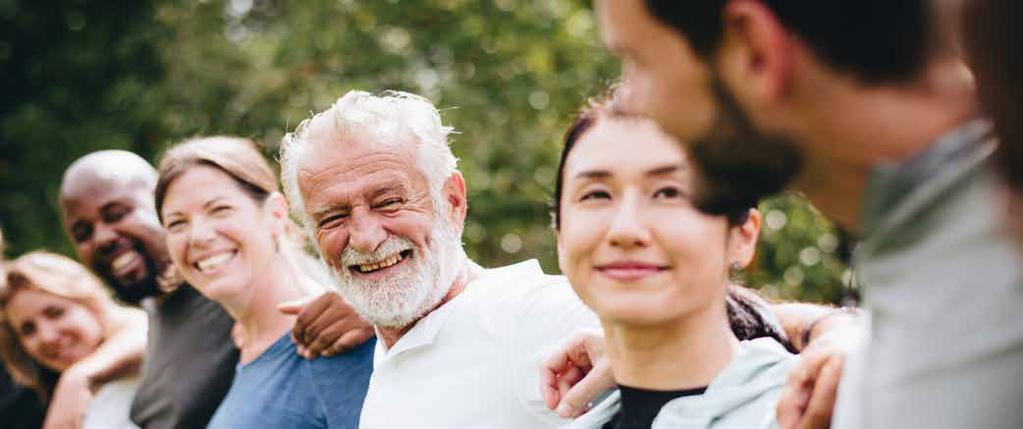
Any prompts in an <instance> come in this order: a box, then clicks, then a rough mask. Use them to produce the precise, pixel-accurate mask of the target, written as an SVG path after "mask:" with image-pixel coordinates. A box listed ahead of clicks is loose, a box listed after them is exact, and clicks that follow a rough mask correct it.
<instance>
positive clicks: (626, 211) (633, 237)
mask: <svg viewBox="0 0 1023 429" xmlns="http://www.w3.org/2000/svg"><path fill="white" fill-rule="evenodd" d="M638 200H639V198H638V197H637V196H636V195H635V193H626V194H625V195H624V196H623V198H622V199H621V200H620V201H621V204H619V205H618V209H617V210H616V211H615V213H614V218H612V220H611V226H610V227H609V228H608V233H607V234H608V242H609V243H610V244H611V246H612V247H618V248H625V249H629V248H635V247H643V246H646V245H648V244H649V243H650V231H649V230H648V229H647V228H646V225H645V224H644V222H643V219H642V218H641V215H642V213H641V210H640V208H639V204H638V203H639V201H638Z"/></svg>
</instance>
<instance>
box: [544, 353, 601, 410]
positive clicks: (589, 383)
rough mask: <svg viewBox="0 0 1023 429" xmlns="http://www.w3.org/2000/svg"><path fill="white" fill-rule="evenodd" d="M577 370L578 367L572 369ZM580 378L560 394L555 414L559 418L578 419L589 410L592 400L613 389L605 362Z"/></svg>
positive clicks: (580, 372)
mask: <svg viewBox="0 0 1023 429" xmlns="http://www.w3.org/2000/svg"><path fill="white" fill-rule="evenodd" d="M574 368H578V367H574ZM579 375H582V378H581V379H579V380H576V381H575V382H573V383H571V386H570V388H569V389H568V390H567V391H563V392H562V393H561V403H560V404H558V408H557V410H556V411H557V413H558V415H559V416H561V417H565V418H569V417H572V418H574V417H578V416H580V415H582V414H583V413H585V412H586V411H588V410H589V408H590V404H591V403H592V402H593V400H594V399H595V398H596V397H597V396H598V395H600V393H601V392H604V391H606V390H608V389H611V388H612V387H614V376H613V375H612V373H611V366H610V364H608V363H607V361H601V362H599V363H598V364H597V365H595V366H593V367H592V369H591V370H589V371H588V372H585V373H583V372H582V371H579Z"/></svg>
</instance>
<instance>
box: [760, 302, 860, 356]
mask: <svg viewBox="0 0 1023 429" xmlns="http://www.w3.org/2000/svg"><path fill="white" fill-rule="evenodd" d="M769 307H770V309H771V312H772V313H774V315H775V317H777V318H778V321H779V323H781V325H782V328H783V329H784V330H785V335H786V336H788V338H789V341H791V342H792V345H793V346H795V347H796V349H798V350H803V349H804V348H806V346H807V344H809V343H811V342H813V339H814V338H817V337H818V336H820V335H822V334H824V333H827V332H831V331H833V330H838V329H842V328H846V327H850V326H851V325H859V324H861V323H862V317H861V316H860V313H859V312H857V311H849V310H848V309H842V308H835V307H832V306H828V305H820V304H805V303H798V302H792V303H780V304H771V305H770V306H769Z"/></svg>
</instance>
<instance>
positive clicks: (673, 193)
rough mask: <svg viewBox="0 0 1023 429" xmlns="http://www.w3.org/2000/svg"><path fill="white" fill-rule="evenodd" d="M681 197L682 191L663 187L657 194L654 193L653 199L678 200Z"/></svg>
mask: <svg viewBox="0 0 1023 429" xmlns="http://www.w3.org/2000/svg"><path fill="white" fill-rule="evenodd" d="M682 196H683V194H682V190H681V189H679V188H676V187H674V186H668V187H664V188H661V189H658V190H657V192H654V198H655V199H665V198H679V197H682Z"/></svg>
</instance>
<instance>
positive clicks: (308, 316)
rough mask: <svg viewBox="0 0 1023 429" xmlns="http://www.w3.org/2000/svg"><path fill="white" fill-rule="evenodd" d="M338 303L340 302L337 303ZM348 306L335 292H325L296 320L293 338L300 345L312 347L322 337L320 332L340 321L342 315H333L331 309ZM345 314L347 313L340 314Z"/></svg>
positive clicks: (310, 302) (309, 303)
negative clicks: (316, 339)
mask: <svg viewBox="0 0 1023 429" xmlns="http://www.w3.org/2000/svg"><path fill="white" fill-rule="evenodd" d="M335 301H338V302H335ZM339 305H344V306H345V307H347V304H345V303H344V300H342V299H341V296H340V295H338V294H336V293H333V292H325V293H322V294H320V295H319V296H317V297H316V298H315V299H313V300H312V301H309V302H308V304H306V306H305V308H304V309H302V312H301V313H299V315H298V318H297V319H295V327H294V328H292V330H291V332H292V338H293V339H295V340H296V341H297V342H298V343H302V344H305V345H306V346H307V347H308V346H309V345H311V343H312V342H313V340H314V339H315V338H316V337H317V336H319V335H320V332H321V331H322V330H323V329H325V328H326V327H327V326H329V325H330V324H331V323H332V322H333V321H334V320H336V319H340V318H342V317H344V316H343V314H342V315H331V314H330V313H331V309H333V308H335V307H337V306H339ZM340 313H345V312H340Z"/></svg>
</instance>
